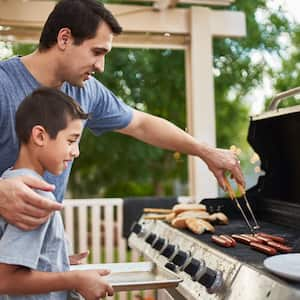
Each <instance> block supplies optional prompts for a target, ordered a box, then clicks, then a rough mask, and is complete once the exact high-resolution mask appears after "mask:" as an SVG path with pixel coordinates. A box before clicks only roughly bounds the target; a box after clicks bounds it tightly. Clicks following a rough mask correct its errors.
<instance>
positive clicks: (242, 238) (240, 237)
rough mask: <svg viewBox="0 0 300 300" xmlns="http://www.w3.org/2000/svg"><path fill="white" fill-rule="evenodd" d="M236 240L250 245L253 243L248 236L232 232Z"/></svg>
mask: <svg viewBox="0 0 300 300" xmlns="http://www.w3.org/2000/svg"><path fill="white" fill-rule="evenodd" d="M231 236H232V237H233V238H234V239H235V240H236V241H238V242H240V243H243V244H246V245H249V244H250V243H251V240H250V239H249V238H248V237H246V236H241V235H240V234H232V235H231Z"/></svg>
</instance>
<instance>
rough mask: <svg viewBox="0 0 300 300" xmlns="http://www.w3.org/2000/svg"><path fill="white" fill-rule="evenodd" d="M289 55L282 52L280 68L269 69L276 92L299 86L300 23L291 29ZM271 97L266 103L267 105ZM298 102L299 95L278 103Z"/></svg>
mask: <svg viewBox="0 0 300 300" xmlns="http://www.w3.org/2000/svg"><path fill="white" fill-rule="evenodd" d="M290 36H291V46H290V47H289V49H288V50H289V52H290V55H286V53H284V54H283V58H282V62H281V68H280V70H275V71H274V70H270V71H269V74H270V76H271V77H272V78H273V81H274V87H275V90H276V91H277V93H280V92H283V91H287V90H289V89H292V88H295V87H299V86H300V51H299V49H300V25H298V26H295V27H294V28H293V30H292V31H291V34H290ZM270 101H271V99H269V101H268V102H267V103H266V107H267V106H269V104H270ZM299 104H300V97H299V95H298V96H296V97H289V98H286V99H284V100H282V102H281V103H280V105H279V107H288V106H293V105H299Z"/></svg>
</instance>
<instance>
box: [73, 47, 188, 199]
mask: <svg viewBox="0 0 300 300" xmlns="http://www.w3.org/2000/svg"><path fill="white" fill-rule="evenodd" d="M162 61H163V62H164V63H163V64H162V63H161V62H162ZM183 70H184V53H183V52H182V51H170V50H164V51H158V50H156V51H154V50H151V51H150V50H129V49H113V50H112V52H111V53H110V54H109V58H108V59H107V61H106V67H105V73H104V74H102V75H100V77H99V80H100V81H101V82H102V83H104V84H105V85H106V86H108V87H109V88H110V89H111V90H112V91H114V93H115V94H116V95H117V96H118V97H120V98H122V99H123V100H124V101H125V102H126V103H128V104H130V105H131V106H132V107H135V108H136V109H139V110H142V111H146V112H150V113H152V114H154V115H157V116H160V117H163V118H166V119H169V120H172V122H174V123H175V124H177V125H178V126H179V127H181V128H184V127H185V124H186V120H185V88H184V82H185V77H184V72H183ZM81 145H82V146H81V154H80V158H79V159H78V160H77V161H76V162H75V165H74V168H73V171H72V176H71V179H70V186H71V190H72V192H73V193H74V194H75V195H82V194H85V195H86V194H88V195H94V194H98V195H99V194H100V195H101V194H102V195H105V196H107V197H117V196H119V197H120V196H132V195H135V196H137V195H139V196H146V195H155V194H157V193H159V194H162V193H164V191H165V190H167V189H168V187H169V186H170V181H172V180H173V179H174V178H181V180H182V181H186V177H187V171H186V170H187V164H186V157H185V156H183V157H180V158H179V159H175V158H174V154H173V153H172V152H170V151H164V150H162V149H159V148H155V147H152V146H149V145H145V144H144V143H142V142H139V141H136V140H134V139H132V138H130V137H127V136H122V135H119V134H116V133H106V134H104V135H103V136H102V137H100V138H96V139H95V138H94V137H93V136H92V134H91V133H88V132H86V133H85V134H84V136H83V138H82V142H81ZM103 187H104V188H103Z"/></svg>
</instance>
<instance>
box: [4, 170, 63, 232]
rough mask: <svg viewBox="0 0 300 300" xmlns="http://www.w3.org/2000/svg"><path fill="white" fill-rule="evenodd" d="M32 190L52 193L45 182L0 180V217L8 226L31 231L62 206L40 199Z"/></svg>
mask: <svg viewBox="0 0 300 300" xmlns="http://www.w3.org/2000/svg"><path fill="white" fill-rule="evenodd" d="M32 189H40V190H45V191H53V190H54V187H53V186H52V185H50V184H48V183H46V182H45V181H42V180H40V179H38V178H34V177H30V176H20V177H15V178H9V179H3V180H0V215H1V216H2V217H3V218H4V219H5V220H6V221H7V222H8V223H10V224H13V225H15V226H17V227H19V228H20V229H23V230H32V229H35V228H36V227H38V226H40V225H41V224H43V223H44V222H45V221H46V220H47V219H48V217H49V216H50V214H51V213H52V212H53V211H55V210H60V209H62V205H61V204H59V203H57V202H54V201H52V200H49V199H47V198H44V197H42V196H41V195H39V194H37V193H36V192H34V191H33V190H32Z"/></svg>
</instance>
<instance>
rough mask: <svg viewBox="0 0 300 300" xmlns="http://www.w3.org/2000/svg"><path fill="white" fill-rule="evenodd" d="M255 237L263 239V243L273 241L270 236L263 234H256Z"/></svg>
mask: <svg viewBox="0 0 300 300" xmlns="http://www.w3.org/2000/svg"><path fill="white" fill-rule="evenodd" d="M255 237H256V238H257V239H259V240H260V241H262V242H263V243H266V244H267V243H268V242H269V241H272V240H271V239H268V238H266V237H263V236H261V235H257V234H256V235H255Z"/></svg>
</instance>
